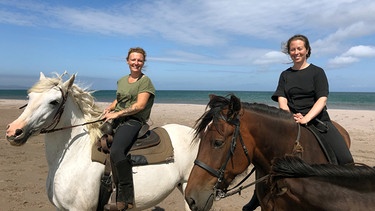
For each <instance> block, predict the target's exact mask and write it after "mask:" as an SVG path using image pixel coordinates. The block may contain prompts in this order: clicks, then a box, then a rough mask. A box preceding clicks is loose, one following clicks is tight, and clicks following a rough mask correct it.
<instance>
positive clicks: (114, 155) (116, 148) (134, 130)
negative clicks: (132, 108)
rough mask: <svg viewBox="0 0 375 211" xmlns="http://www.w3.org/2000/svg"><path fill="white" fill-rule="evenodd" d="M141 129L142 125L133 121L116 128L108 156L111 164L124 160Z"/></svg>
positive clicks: (130, 120)
mask: <svg viewBox="0 0 375 211" xmlns="http://www.w3.org/2000/svg"><path fill="white" fill-rule="evenodd" d="M141 127H142V123H141V122H139V121H137V120H134V119H129V120H127V121H125V122H123V123H121V124H120V125H119V126H118V127H117V129H116V133H115V135H114V136H113V143H112V146H111V154H110V156H111V159H112V162H113V163H118V162H119V161H122V160H125V159H126V155H127V154H128V152H129V151H130V149H131V147H132V146H133V144H134V142H135V141H136V140H137V136H138V132H139V130H140V129H141Z"/></svg>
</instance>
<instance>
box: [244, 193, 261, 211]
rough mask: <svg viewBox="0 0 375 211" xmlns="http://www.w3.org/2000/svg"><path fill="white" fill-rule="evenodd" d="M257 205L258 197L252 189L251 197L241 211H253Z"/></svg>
mask: <svg viewBox="0 0 375 211" xmlns="http://www.w3.org/2000/svg"><path fill="white" fill-rule="evenodd" d="M259 205H260V204H259V200H258V196H257V193H256V191H255V189H254V193H253V196H252V197H251V199H250V201H249V203H247V204H245V206H243V207H242V211H253V210H255V209H256V208H257V207H259Z"/></svg>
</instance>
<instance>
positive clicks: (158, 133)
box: [96, 122, 173, 166]
mask: <svg viewBox="0 0 375 211" xmlns="http://www.w3.org/2000/svg"><path fill="white" fill-rule="evenodd" d="M149 128H150V126H149V125H148V124H144V125H143V126H142V128H141V129H140V130H139V132H138V136H137V140H136V141H135V143H134V144H133V146H132V148H131V149H130V151H129V154H130V155H131V160H132V165H133V166H139V165H147V164H156V163H166V162H171V161H173V146H172V143H171V140H170V137H169V135H168V133H167V132H166V131H165V129H163V128H159V127H157V128H154V129H152V130H150V129H149ZM101 131H102V132H103V134H104V135H103V136H102V137H101V138H100V139H99V140H97V142H96V149H97V151H99V152H102V153H104V154H109V153H110V148H111V146H112V142H113V135H114V132H115V131H114V130H113V129H112V126H111V124H110V123H107V122H106V123H104V124H103V125H102V127H101Z"/></svg>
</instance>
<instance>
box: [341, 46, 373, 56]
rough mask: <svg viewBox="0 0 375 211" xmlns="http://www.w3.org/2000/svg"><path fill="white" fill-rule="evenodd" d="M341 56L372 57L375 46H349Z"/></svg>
mask: <svg viewBox="0 0 375 211" xmlns="http://www.w3.org/2000/svg"><path fill="white" fill-rule="evenodd" d="M343 56H353V57H374V56H375V47H374V46H364V45H358V46H354V47H351V48H350V49H349V50H348V51H347V52H345V53H344V54H343Z"/></svg>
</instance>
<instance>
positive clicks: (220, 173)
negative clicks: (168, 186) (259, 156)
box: [194, 115, 303, 200]
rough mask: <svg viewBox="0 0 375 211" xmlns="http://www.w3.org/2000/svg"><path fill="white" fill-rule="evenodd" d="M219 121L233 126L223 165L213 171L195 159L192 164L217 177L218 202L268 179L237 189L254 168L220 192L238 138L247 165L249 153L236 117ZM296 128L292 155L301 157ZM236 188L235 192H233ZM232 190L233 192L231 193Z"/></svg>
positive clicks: (215, 195) (299, 127) (266, 177)
mask: <svg viewBox="0 0 375 211" xmlns="http://www.w3.org/2000/svg"><path fill="white" fill-rule="evenodd" d="M220 119H222V120H224V121H225V122H226V123H228V124H231V125H234V126H235V129H234V134H233V137H232V141H231V146H230V149H229V151H228V153H227V157H226V160H225V162H224V164H223V165H222V166H221V167H220V169H219V170H215V169H214V168H212V167H210V166H209V165H207V164H205V163H204V162H202V161H200V160H198V159H196V160H195V161H194V164H195V165H197V166H199V167H201V168H202V169H204V170H206V171H208V172H209V173H211V174H212V175H213V176H215V177H217V178H218V179H217V182H216V184H215V185H214V188H213V190H214V197H215V200H220V199H222V198H225V197H228V196H231V195H234V194H236V193H239V194H241V191H242V190H243V189H245V188H247V187H250V186H251V185H255V184H257V183H260V182H263V181H265V180H267V179H268V178H269V176H270V175H269V174H267V175H265V176H263V177H261V178H259V179H257V180H255V181H254V182H251V183H250V184H247V185H245V186H241V187H239V186H240V185H241V184H242V183H244V182H245V181H246V180H247V179H248V178H249V177H250V176H251V174H253V173H254V171H255V167H254V168H253V169H252V170H251V171H250V173H249V174H248V175H246V176H245V177H244V178H243V179H242V180H241V181H240V182H239V183H238V184H237V185H235V186H234V187H233V188H231V189H229V190H228V189H225V190H221V189H220V188H218V187H219V184H220V183H222V182H223V180H224V179H225V178H224V173H225V168H226V166H227V164H228V162H229V160H230V158H231V157H232V156H233V154H234V150H235V149H236V146H237V144H236V143H237V142H236V140H237V138H239V140H240V143H241V145H242V149H243V151H244V153H245V155H246V157H247V161H248V163H249V165H250V164H251V159H250V157H249V153H248V150H247V148H246V146H245V144H244V142H243V139H242V136H241V132H240V120H239V119H238V116H237V117H236V118H234V119H231V120H228V119H227V118H225V117H224V116H222V115H221V117H220ZM297 126H298V129H297V130H298V133H297V138H296V140H295V142H294V143H295V144H294V147H293V154H295V155H299V156H301V154H302V151H303V149H302V146H301V144H300V137H301V126H300V124H298V123H297ZM236 188H238V189H237V190H234V189H236ZM232 190H234V191H232Z"/></svg>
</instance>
